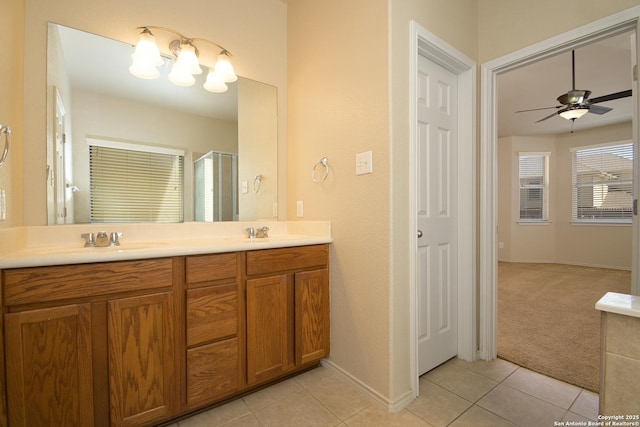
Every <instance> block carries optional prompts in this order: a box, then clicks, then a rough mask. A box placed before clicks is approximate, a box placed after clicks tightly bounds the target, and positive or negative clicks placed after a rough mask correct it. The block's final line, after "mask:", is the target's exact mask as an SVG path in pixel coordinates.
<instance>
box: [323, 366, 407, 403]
mask: <svg viewBox="0 0 640 427" xmlns="http://www.w3.org/2000/svg"><path fill="white" fill-rule="evenodd" d="M320 363H321V365H322V366H324V367H325V368H327V369H329V370H331V371H332V372H333V373H334V374H335V375H337V376H338V377H340V378H341V379H342V380H344V381H345V382H347V383H348V384H350V385H352V386H353V387H355V388H356V389H358V391H360V392H361V393H362V394H364V395H365V396H366V397H368V398H369V399H371V400H372V401H373V402H374V403H376V404H378V405H381V406H382V407H384V408H385V409H386V410H387V411H389V412H400V411H401V410H403V409H404V408H405V407H406V406H407V405H408V404H409V403H411V402H413V401H414V399H415V396H414V395H413V392H412V391H411V390H408V391H407V392H406V393H404V394H403V395H402V396H400V398H398V399H395V400H393V401H391V400H389V399H387V398H386V397H384V396H382V395H381V394H380V393H378V392H377V391H375V390H374V389H372V388H371V387H369V386H368V385H366V384H365V383H363V382H362V381H360V380H359V379H358V378H356V377H354V376H353V375H351V374H350V373H349V372H347V371H345V370H344V369H342V368H341V367H339V366H338V365H336V364H335V363H333V362H332V361H331V360H329V359H323V360H322V361H321V362H320Z"/></svg>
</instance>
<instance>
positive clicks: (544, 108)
mask: <svg viewBox="0 0 640 427" xmlns="http://www.w3.org/2000/svg"><path fill="white" fill-rule="evenodd" d="M550 108H556V109H558V108H562V105H557V106H555V107H542V108H531V109H529V110H519V111H516V113H526V112H527V111H540V110H548V109H550Z"/></svg>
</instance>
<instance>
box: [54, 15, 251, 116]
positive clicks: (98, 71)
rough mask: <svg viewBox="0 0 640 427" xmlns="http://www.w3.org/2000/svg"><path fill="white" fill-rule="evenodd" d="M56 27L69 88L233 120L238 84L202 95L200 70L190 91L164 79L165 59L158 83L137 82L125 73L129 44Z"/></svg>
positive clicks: (167, 68)
mask: <svg viewBox="0 0 640 427" xmlns="http://www.w3.org/2000/svg"><path fill="white" fill-rule="evenodd" d="M57 27H58V29H59V34H60V41H61V44H62V50H63V54H64V63H65V68H66V70H67V73H68V75H69V80H70V82H71V86H72V87H73V88H74V89H80V90H88V91H92V92H96V93H102V94H106V95H111V96H115V97H121V98H125V99H132V100H136V101H140V102H145V103H150V104H155V105H160V106H164V107H167V108H170V109H173V110H178V111H183V112H187V113H191V114H197V115H201V116H206V117H213V118H217V119H221V120H231V121H237V117H238V107H237V105H238V104H237V98H238V95H237V84H236V83H230V84H228V86H229V90H227V91H226V92H224V93H211V92H207V91H206V90H204V89H203V88H202V85H203V84H204V80H205V79H206V75H207V72H208V68H207V67H202V68H203V72H202V74H200V75H198V76H195V77H196V84H195V85H193V86H190V87H181V86H176V85H174V84H172V83H171V82H169V80H167V75H168V74H169V71H170V66H171V64H170V62H169V61H167V62H165V66H162V67H161V68H160V77H158V78H157V79H154V80H145V79H140V78H138V77H135V76H133V75H132V74H130V73H129V65H131V54H132V53H133V50H134V47H133V46H130V45H128V44H126V43H122V42H119V41H115V40H111V39H108V38H106V37H101V36H97V35H95V34H90V33H86V32H83V31H78V30H75V29H72V28H68V27H64V26H61V25H57ZM161 49H162V47H161Z"/></svg>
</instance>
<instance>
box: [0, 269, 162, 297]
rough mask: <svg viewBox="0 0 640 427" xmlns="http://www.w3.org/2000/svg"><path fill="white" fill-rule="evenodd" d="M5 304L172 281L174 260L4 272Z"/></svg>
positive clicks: (115, 290)
mask: <svg viewBox="0 0 640 427" xmlns="http://www.w3.org/2000/svg"><path fill="white" fill-rule="evenodd" d="M2 283H3V286H4V295H5V305H17V304H29V303H37V302H45V301H58V300H65V299H70V298H84V297H92V296H97V295H107V294H113V293H119V292H127V291H135V290H142V289H158V288H164V287H170V286H172V284H173V260H172V259H171V258H158V259H151V260H139V261H119V262H104V263H98V264H73V265H59V266H52V267H30V268H16V269H10V270H4V271H2Z"/></svg>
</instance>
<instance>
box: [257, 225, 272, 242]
mask: <svg viewBox="0 0 640 427" xmlns="http://www.w3.org/2000/svg"><path fill="white" fill-rule="evenodd" d="M268 232H269V227H267V226H266V225H265V226H264V227H258V229H257V230H256V237H257V238H259V239H264V238H265V237H269V234H268Z"/></svg>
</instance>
